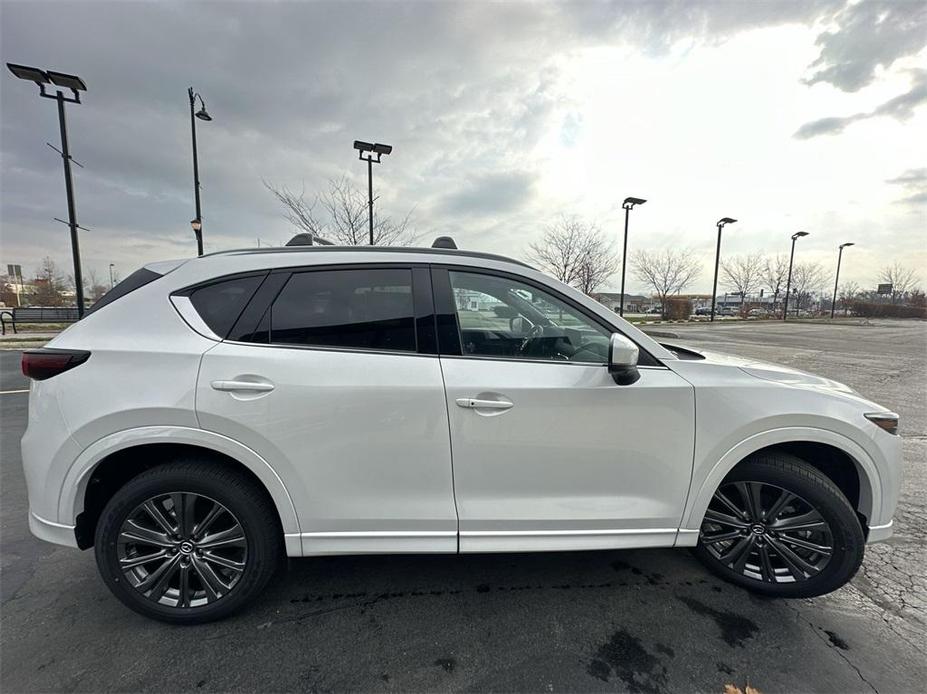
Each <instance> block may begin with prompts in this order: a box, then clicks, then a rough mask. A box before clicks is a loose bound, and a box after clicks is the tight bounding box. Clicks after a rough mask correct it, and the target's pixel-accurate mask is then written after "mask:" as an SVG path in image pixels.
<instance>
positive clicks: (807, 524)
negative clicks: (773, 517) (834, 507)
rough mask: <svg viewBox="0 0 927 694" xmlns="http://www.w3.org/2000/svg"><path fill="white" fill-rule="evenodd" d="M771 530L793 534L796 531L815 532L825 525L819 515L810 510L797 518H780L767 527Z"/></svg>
mask: <svg viewBox="0 0 927 694" xmlns="http://www.w3.org/2000/svg"><path fill="white" fill-rule="evenodd" d="M769 527H770V528H771V529H773V530H779V531H788V532H794V531H796V530H817V529H823V528H826V527H827V523H826V522H825V521H824V519H823V518H821V514H820V513H818V512H817V511H815V510H814V509H811V510H810V511H808V512H807V513H802V514H801V515H798V516H789V517H788V518H781V519H779V520H777V521H776V522H775V523H772V524H770V526H769Z"/></svg>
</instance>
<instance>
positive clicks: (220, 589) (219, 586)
mask: <svg viewBox="0 0 927 694" xmlns="http://www.w3.org/2000/svg"><path fill="white" fill-rule="evenodd" d="M193 565H194V566H195V567H196V573H197V574H198V575H199V577H200V578H201V579H202V583H203V587H204V588H205V589H206V594H207V595H208V596H209V599H210V600H218V599H219V598H221V597H222V595H223V594H224V593H226V592H227V591H228V590H229V587H228V586H227V585H226V584H225V583H224V582H223V581H222V579H221V578H219V576H218V575H217V574H216V572H215V571H214V570H213V568H212V567H211V566H210V565H209V564H207V563H206V562H205V561H203V560H202V559H201V558H200V557H193Z"/></svg>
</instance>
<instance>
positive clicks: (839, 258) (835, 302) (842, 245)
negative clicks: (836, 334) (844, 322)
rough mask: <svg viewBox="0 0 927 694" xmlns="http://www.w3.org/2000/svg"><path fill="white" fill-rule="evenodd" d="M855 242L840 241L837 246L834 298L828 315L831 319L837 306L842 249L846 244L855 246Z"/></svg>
mask: <svg viewBox="0 0 927 694" xmlns="http://www.w3.org/2000/svg"><path fill="white" fill-rule="evenodd" d="M855 245H856V244H854V243H852V242H848V243H841V244H840V245H839V246H838V248H839V249H840V252H839V253H837V276H836V277H835V278H834V300H833V301H832V302H831V304H830V317H831V320H833V318H834V311H835V310H836V308H837V285H838V283H839V282H840V261H841V260H843V249H844V248H846V247H847V246H855Z"/></svg>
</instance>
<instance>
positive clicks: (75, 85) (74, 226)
mask: <svg viewBox="0 0 927 694" xmlns="http://www.w3.org/2000/svg"><path fill="white" fill-rule="evenodd" d="M6 66H7V67H8V68H9V69H10V72H12V73H13V75H14V76H16V77H18V78H19V79H21V80H26V81H27V82H35V83H36V84H37V85H38V86H39V96H42V97H45V98H46V99H55V100H56V101H57V102H58V125H59V127H60V130H61V150H60V152H59V153H60V154H61V160H62V161H63V162H64V189H65V192H66V194H67V198H68V222H67V224H68V226H69V227H70V229H71V255H72V256H73V259H74V289H75V293H76V295H77V296H76V298H77V316H78V318H83V317H84V277H83V274H82V273H81V269H80V245H79V242H78V239H77V230H78V229H83V228H84V227H82V226H80V225H79V224H78V223H77V209H76V207H75V205H74V183H73V181H72V180H71V162H72V161H73V160H72V159H71V150H70V149H69V148H68V126H67V122H66V120H65V116H64V104H65V102H67V103H69V104H79V103H80V93H81V92H85V91H87V85H86V84H84V80H82V79H81V78H80V77H78V76H77V75H68V74H65V73H63V72H54V71H53V70H40V69H39V68H35V67H28V66H26V65H16V64H14V63H7V64H6ZM47 84H54V85H55V86H56V87H63V88H64V89H70V90H71V96H69V97H67V96H65V95H64V92H63V91H61V89H56V90H55V93H54V94H49V93H47V92H46V91H45V88H46V85H47ZM49 146H51V145H49ZM52 149H54V147H52ZM59 221H60V220H59Z"/></svg>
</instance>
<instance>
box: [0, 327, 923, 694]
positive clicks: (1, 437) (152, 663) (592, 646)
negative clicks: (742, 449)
mask: <svg viewBox="0 0 927 694" xmlns="http://www.w3.org/2000/svg"><path fill="white" fill-rule="evenodd" d="M672 330H674V331H675V332H677V333H678V334H679V335H681V336H684V337H683V339H684V340H685V341H687V342H690V343H691V344H693V345H696V346H701V347H705V348H713V349H717V350H725V351H730V352H733V353H738V354H742V355H747V356H753V357H760V358H766V359H770V360H775V361H780V362H785V363H788V364H792V365H795V366H798V367H801V368H805V369H808V370H810V371H816V372H818V373H821V374H822V375H826V376H830V377H833V378H837V379H839V380H842V381H844V382H847V383H849V384H851V385H853V386H854V387H856V388H857V389H858V390H860V391H861V392H863V393H865V394H867V395H869V396H871V397H872V398H874V399H876V400H878V401H879V402H881V403H883V404H885V405H887V406H890V407H892V408H894V409H896V410H897V411H899V412H900V413H901V415H902V435H903V436H904V437H905V444H904V445H905V458H906V465H907V470H906V475H907V476H906V480H905V485H904V488H903V494H902V501H901V508H900V510H899V513H898V515H897V526H898V528H897V535H896V537H895V538H894V539H893V540H892V541H891V542H889V543H885V544H881V545H876V546H873V547H871V548H870V549H869V552H868V554H867V558H866V561H865V563H864V567H863V571H862V572H861V573H860V574H859V575H858V576H857V578H856V579H855V580H854V581H853V583H852V585H850V586H848V587H846V588H844V589H842V590H841V591H838V592H837V593H835V594H832V595H830V596H826V597H823V598H817V599H814V600H799V601H789V602H786V601H769V600H763V599H759V598H756V597H753V596H751V595H749V594H748V593H746V592H743V591H741V590H739V589H737V588H734V587H731V586H729V585H727V584H724V583H722V582H719V581H717V580H715V579H714V578H712V577H710V576H709V575H708V574H707V573H706V572H705V571H703V570H702V569H701V567H700V566H699V565H698V564H697V563H696V562H695V561H694V560H693V559H692V558H691V557H690V556H689V554H688V553H687V552H685V551H683V550H652V551H633V552H632V551H626V552H602V553H576V554H543V555H510V556H463V557H455V556H434V557H407V556H395V557H364V558H330V559H305V560H298V561H293V562H291V566H290V568H289V571H288V572H287V573H286V574H284V575H281V576H280V577H279V578H278V579H277V580H276V581H275V582H274V583H273V584H272V586H271V587H270V588H269V589H268V591H267V592H266V594H265V595H264V596H263V598H262V599H261V600H260V601H259V602H258V603H257V604H255V605H254V606H253V607H252V608H251V609H250V610H248V611H247V612H246V613H244V614H243V615H241V616H240V617H237V618H233V619H230V620H227V621H225V622H222V623H219V624H212V625H207V626H203V627H194V628H177V627H168V626H165V625H161V624H158V623H155V622H151V621H147V620H145V619H143V618H141V617H138V616H136V615H135V614H134V613H131V612H129V611H127V610H126V609H125V608H123V607H122V606H121V604H120V603H118V602H117V601H116V600H115V599H114V598H112V597H111V596H110V595H109V593H108V592H107V590H106V589H105V587H104V586H103V584H102V583H101V581H100V580H99V579H98V578H97V575H96V567H95V565H94V561H93V555H92V554H90V553H87V552H83V553H81V552H77V551H74V550H68V549H63V548H62V549H58V548H55V547H53V546H51V545H46V544H44V543H40V542H38V541H36V540H34V539H32V538H31V537H30V536H29V534H28V530H27V528H26V522H25V520H26V503H25V490H24V486H23V478H22V472H21V470H20V460H19V451H18V442H19V437H20V435H21V434H22V431H23V429H24V427H25V406H26V397H25V396H24V395H22V394H15V393H13V394H4V395H0V418H2V430H0V456H2V468H0V486H2V497H0V501H2V504H0V531H2V538H0V542H2V551H0V559H2V564H0V567H2V569H0V570H2V584H0V586H2V608H0V626H2V629H0V657H2V661H0V668H2V669H0V688H2V689H3V691H5V692H19V691H102V690H108V691H112V690H118V691H142V690H145V691H181V690H184V691H186V690H189V691H196V692H199V691H217V690H255V689H258V690H274V691H282V690H307V691H329V690H365V691H372V690H376V691H408V690H417V691H422V690H428V691H439V690H440V691H443V690H497V691H498V690H503V691H505V690H520V691H564V690H566V691H616V690H617V691H630V692H641V693H643V694H655V693H657V692H676V691H680V692H690V691H704V692H720V691H721V690H722V688H723V686H724V684H726V683H736V684H739V685H740V686H743V685H744V684H745V683H747V682H749V683H751V684H753V685H755V686H757V687H759V688H760V690H762V691H763V692H767V693H768V692H804V691H815V692H870V691H879V692H915V691H924V690H925V688H927V657H925V655H927V614H925V608H927V604H925V603H927V584H925V575H927V556H925V536H927V512H925V504H927V502H925V499H927V436H925V434H927V406H925V405H927V403H925V394H927V323H913V322H908V323H902V322H887V321H886V322H882V323H879V324H876V325H873V326H843V327H828V326H822V325H811V324H803V325H800V326H799V325H792V324H788V325H785V326H783V325H781V324H777V323H756V324H749V325H747V324H725V325H715V326H704V325H699V326H691V327H690V326H672ZM17 361H18V354H17V353H15V352H3V353H0V390H3V391H9V390H17V389H19V388H21V387H23V383H22V379H21V378H19V377H17V375H16V369H17Z"/></svg>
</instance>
